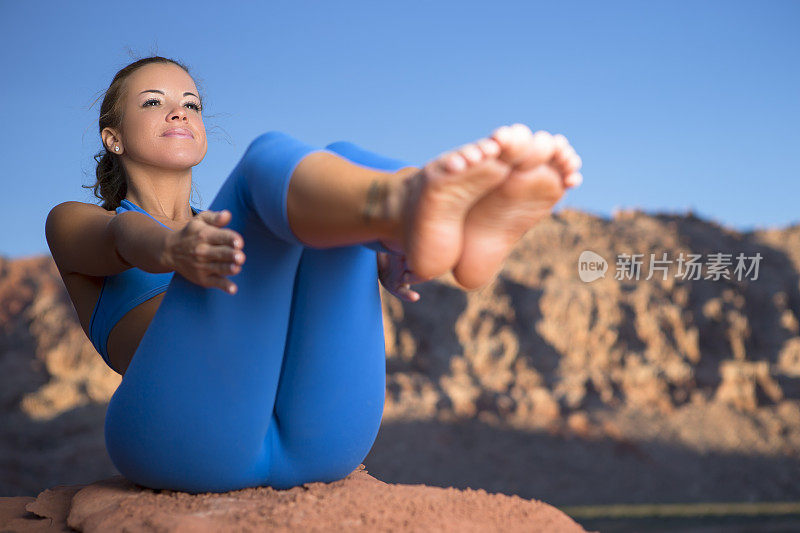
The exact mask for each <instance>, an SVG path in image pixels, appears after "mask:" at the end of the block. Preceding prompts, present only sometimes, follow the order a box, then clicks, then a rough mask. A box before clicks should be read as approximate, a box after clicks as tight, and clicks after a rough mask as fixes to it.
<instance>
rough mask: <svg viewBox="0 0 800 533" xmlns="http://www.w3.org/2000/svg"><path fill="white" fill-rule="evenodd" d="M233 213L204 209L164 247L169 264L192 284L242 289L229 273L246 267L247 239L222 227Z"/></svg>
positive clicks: (233, 273)
mask: <svg viewBox="0 0 800 533" xmlns="http://www.w3.org/2000/svg"><path fill="white" fill-rule="evenodd" d="M231 216H232V215H231V212H230V211H228V210H227V209H223V210H222V211H201V212H200V213H198V214H197V215H196V216H194V217H193V218H192V220H190V221H189V223H188V224H186V226H184V228H183V229H182V230H180V231H174V232H171V233H170V234H169V235H168V236H167V241H166V247H165V250H164V255H165V258H166V259H165V261H166V263H167V264H169V265H170V266H172V268H173V270H174V271H175V272H179V273H180V274H181V275H182V276H183V277H184V278H186V279H188V280H189V281H191V282H192V283H195V284H197V285H200V286H202V287H218V288H219V289H221V290H223V291H225V292H227V293H229V294H236V291H237V290H238V288H237V287H236V285H235V284H234V283H233V282H232V281H230V280H229V279H227V278H226V277H225V276H231V275H235V274H238V273H239V272H240V271H241V270H242V265H243V264H244V260H245V255H244V252H242V251H241V250H242V248H243V247H244V239H243V238H242V236H241V235H239V234H238V233H237V232H235V231H233V230H231V229H222V226H224V225H226V224H228V223H229V222H230V221H231Z"/></svg>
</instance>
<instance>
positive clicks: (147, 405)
mask: <svg viewBox="0 0 800 533" xmlns="http://www.w3.org/2000/svg"><path fill="white" fill-rule="evenodd" d="M244 186H246V181H245V180H244V176H243V174H242V173H241V172H240V171H237V170H235V171H234V172H233V173H232V174H231V175H230V176H229V177H228V179H227V180H226V181H225V183H224V184H223V187H222V188H221V189H220V191H219V193H218V194H217V196H216V197H215V198H214V200H213V201H212V203H211V205H210V206H209V209H212V210H214V211H218V210H221V209H228V210H229V211H230V212H231V214H232V220H231V223H230V224H229V225H228V226H226V227H229V228H231V229H234V230H236V231H237V232H239V233H241V234H242V236H243V238H244V240H245V253H246V254H247V261H246V262H245V264H244V265H243V268H242V270H241V271H240V272H239V273H238V274H237V275H235V276H231V279H232V280H234V282H235V283H236V284H237V285H238V288H239V290H238V292H237V293H236V294H234V295H231V294H227V293H225V292H223V291H221V290H219V289H216V288H205V287H201V286H199V285H195V284H194V283H192V282H190V281H188V280H187V279H186V278H184V277H183V276H181V275H180V274H179V273H177V272H176V273H175V275H174V276H173V278H172V281H171V282H170V285H169V287H168V289H167V291H166V293H165V295H164V299H163V301H162V302H161V305H160V307H159V309H158V311H157V312H156V314H155V316H154V317H153V320H152V321H151V323H150V325H149V327H148V329H147V331H146V332H145V334H144V336H143V338H142V341H141V343H140V344H139V347H138V348H137V351H136V353H135V354H134V357H133V359H132V360H131V363H130V366H129V367H128V369H127V371H126V373H125V376H124V377H123V380H122V383H121V384H120V386H119V388H118V389H117V391H116V392H115V394H114V396H113V397H112V399H111V402H110V403H109V408H108V412H107V416H106V443H107V448H108V450H109V454H110V455H111V457H112V460H113V461H114V464H115V465H116V466H117V468H118V469H119V470H120V472H121V473H123V474H124V475H125V476H126V477H128V478H129V479H131V480H132V481H135V482H138V483H141V484H144V485H147V486H153V487H159V488H177V489H179V490H192V487H196V488H197V490H228V489H230V488H241V487H242V486H248V485H253V484H259V482H260V481H263V474H264V473H263V472H257V471H255V470H254V465H259V464H263V454H264V437H265V435H266V433H267V430H268V428H269V426H270V425H271V423H272V413H273V408H274V403H275V397H276V393H277V388H278V380H279V376H280V370H281V365H282V361H283V354H284V350H285V346H286V334H287V330H288V326H289V317H290V312H291V305H292V291H293V285H294V279H295V274H296V272H297V266H298V263H299V260H300V255H301V253H302V250H303V248H302V247H301V246H297V245H294V244H291V243H288V242H286V241H285V240H283V239H280V238H278V237H277V236H276V235H275V234H273V233H272V232H271V231H270V230H269V229H268V228H267V227H266V226H265V225H264V224H263V223H262V222H261V219H260V218H259V216H257V214H255V213H253V212H252V210H251V209H249V208H248V206H247V205H246V204H245V203H244V202H243V201H242V197H243V196H242V188H243V187H244ZM249 476H252V477H249ZM212 487H213V488H212Z"/></svg>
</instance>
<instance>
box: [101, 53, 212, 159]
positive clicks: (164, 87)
mask: <svg viewBox="0 0 800 533" xmlns="http://www.w3.org/2000/svg"><path fill="white" fill-rule="evenodd" d="M198 94H199V93H198V91H197V87H196V86H195V84H194V80H192V77H191V76H189V74H187V73H186V71H185V70H183V69H182V68H180V67H178V66H176V65H173V64H166V63H153V64H149V65H145V66H144V67H141V68H139V69H138V70H136V71H135V72H134V73H133V74H131V75H130V76H129V77H128V80H127V83H126V96H125V102H124V106H123V118H122V131H121V132H119V133H120V135H121V142H120V143H119V144H121V145H122V154H123V155H124V156H127V158H128V159H131V160H133V161H136V162H137V163H140V164H144V165H149V166H154V167H158V168H165V169H171V170H181V169H186V168H191V167H193V166H195V165H197V164H198V163H200V161H202V160H203V158H204V157H205V155H206V151H207V150H208V142H207V141H206V128H205V125H204V124H203V116H202V113H201V102H200V98H199V96H198ZM174 128H182V129H183V130H186V131H188V133H189V135H188V136H187V135H176V133H180V132H171V131H170V130H173V129H174ZM184 133H185V132H184ZM110 151H111V153H119V152H114V147H113V145H112V146H111V147H110Z"/></svg>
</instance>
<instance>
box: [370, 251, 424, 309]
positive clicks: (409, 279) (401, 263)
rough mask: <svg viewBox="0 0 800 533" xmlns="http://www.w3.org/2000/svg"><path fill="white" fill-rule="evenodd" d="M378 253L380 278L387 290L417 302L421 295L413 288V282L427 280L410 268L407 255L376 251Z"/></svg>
mask: <svg viewBox="0 0 800 533" xmlns="http://www.w3.org/2000/svg"><path fill="white" fill-rule="evenodd" d="M376 254H377V255H378V279H379V280H380V281H381V285H383V286H384V287H385V288H386V290H387V291H389V292H390V293H392V294H393V295H395V296H396V297H398V298H402V299H403V300H405V301H407V302H416V301H417V300H419V298H420V296H419V293H418V292H415V291H412V290H411V284H412V283H418V282H421V281H425V280H423V279H421V278H418V277H417V276H416V275H415V274H414V273H413V272H411V271H409V270H408V265H407V264H406V256H405V255H401V254H397V255H395V254H389V253H385V252H376Z"/></svg>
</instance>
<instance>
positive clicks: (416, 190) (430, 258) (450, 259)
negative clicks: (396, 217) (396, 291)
mask: <svg viewBox="0 0 800 533" xmlns="http://www.w3.org/2000/svg"><path fill="white" fill-rule="evenodd" d="M502 152H503V147H502V146H501V143H500V142H498V141H497V140H496V139H492V138H483V139H479V140H477V141H475V142H472V143H468V144H465V145H463V146H461V147H459V148H457V149H455V150H452V151H449V152H445V153H443V154H441V155H439V156H438V157H436V158H435V159H433V160H432V161H430V162H428V163H427V164H426V165H425V166H424V167H423V168H422V169H421V170H419V171H418V172H416V173H415V174H413V175H412V176H411V177H410V178H409V179H408V180H407V181H406V183H405V187H406V192H405V193H404V195H403V196H404V198H403V206H402V209H401V212H402V213H403V216H402V217H401V220H402V222H401V224H402V226H403V228H402V237H401V240H402V247H403V251H404V253H405V255H406V262H407V264H408V267H409V269H410V270H411V271H413V272H414V274H415V276H416V279H424V280H428V279H433V278H435V277H437V276H440V275H442V274H445V273H446V272H448V271H450V270H451V269H452V268H453V267H454V266H455V264H456V262H457V261H458V259H459V257H460V256H461V251H462V246H463V237H464V235H463V233H464V220H465V217H466V215H467V213H468V212H469V210H470V208H471V207H472V206H473V205H475V203H476V202H478V200H479V199H480V198H481V197H482V196H484V195H485V194H486V192H487V191H489V190H491V189H493V188H494V187H496V186H497V185H499V184H500V183H501V182H502V181H503V180H505V179H506V178H507V176H508V173H509V165H508V163H506V162H505V161H503V160H502V159H500V158H499V156H500V155H501V153H502Z"/></svg>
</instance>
